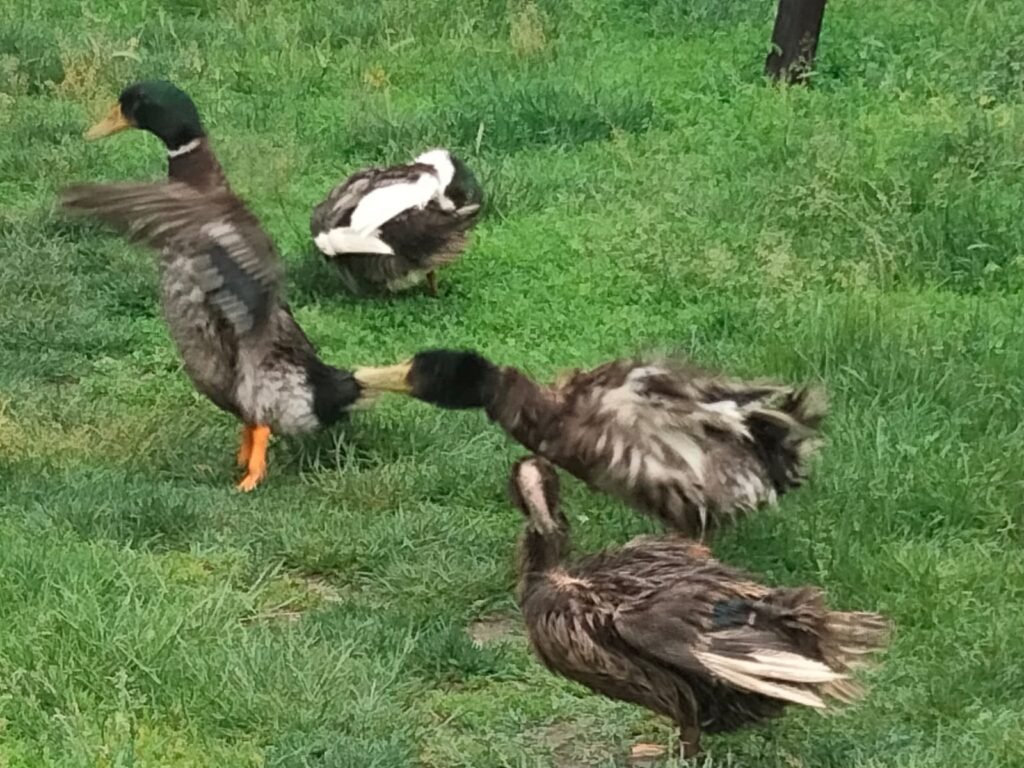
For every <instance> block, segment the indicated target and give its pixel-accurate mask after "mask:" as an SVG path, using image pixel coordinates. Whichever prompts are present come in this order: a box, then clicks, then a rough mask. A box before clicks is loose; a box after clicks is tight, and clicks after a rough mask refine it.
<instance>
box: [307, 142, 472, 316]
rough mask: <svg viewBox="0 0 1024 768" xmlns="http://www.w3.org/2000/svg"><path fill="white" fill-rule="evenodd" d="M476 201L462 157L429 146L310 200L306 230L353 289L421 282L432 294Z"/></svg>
mask: <svg viewBox="0 0 1024 768" xmlns="http://www.w3.org/2000/svg"><path fill="white" fill-rule="evenodd" d="M482 203H483V190H482V188H481V187H480V184H479V183H478V181H477V179H476V177H475V176H474V175H473V172H472V171H471V170H470V169H469V167H468V166H467V165H466V163H465V162H464V161H463V160H462V159H460V158H459V157H457V156H456V155H454V154H452V152H451V151H450V150H448V149H444V148H435V149H430V150H428V151H426V152H423V153H422V154H420V155H419V156H417V157H416V158H415V159H414V160H413V161H412V162H411V163H407V164H404V165H393V166H389V167H383V168H382V167H374V168H366V169H363V170H360V171H357V172H356V173H354V174H352V175H351V176H349V177H348V178H347V179H345V180H344V181H343V182H341V183H340V184H338V185H337V186H336V187H334V189H332V190H331V191H330V193H329V194H328V195H327V197H326V198H325V199H324V200H323V201H322V202H320V203H319V204H317V205H316V207H315V208H314V209H313V214H312V216H311V218H310V222H309V229H310V234H311V235H312V237H313V242H314V243H315V245H316V247H317V248H318V249H319V251H320V252H321V253H322V254H323V257H324V258H325V259H326V260H327V261H329V262H330V263H332V264H333V265H334V266H335V267H336V268H337V270H338V273H339V274H340V275H341V278H342V282H343V283H344V284H345V286H346V288H348V290H349V291H351V292H352V293H355V294H366V293H371V292H380V291H388V292H392V293H395V292H399V291H403V290H406V289H408V288H411V287H413V286H415V285H418V284H420V283H423V282H425V283H426V288H427V292H428V293H429V294H430V295H431V296H433V297H436V296H437V295H438V289H437V269H438V268H439V267H442V266H444V265H446V264H450V263H452V262H454V261H455V260H457V259H458V258H459V257H460V256H461V255H462V252H463V251H464V250H465V248H466V246H467V242H468V232H469V230H470V229H471V228H472V227H473V225H474V224H475V223H476V221H477V218H478V215H479V213H480V208H481V205H482Z"/></svg>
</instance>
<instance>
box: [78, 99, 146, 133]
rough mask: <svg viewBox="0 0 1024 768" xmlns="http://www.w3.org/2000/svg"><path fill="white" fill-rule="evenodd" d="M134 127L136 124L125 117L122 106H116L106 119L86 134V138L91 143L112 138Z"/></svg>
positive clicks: (111, 109)
mask: <svg viewBox="0 0 1024 768" xmlns="http://www.w3.org/2000/svg"><path fill="white" fill-rule="evenodd" d="M134 127H135V124H134V123H133V122H132V121H131V120H129V119H128V118H127V117H125V115H124V112H122V111H121V105H120V104H115V105H114V106H113V107H111V108H110V112H108V113H107V116H106V117H104V118H103V119H102V120H100V121H99V122H98V123H96V125H94V126H93V127H92V128H90V129H89V130H88V131H86V132H85V138H86V139H87V140H89V141H93V140H94V139H102V138H103V137H104V136H110V135H111V134H114V133H118V132H119V131H123V130H125V129H126V128H134Z"/></svg>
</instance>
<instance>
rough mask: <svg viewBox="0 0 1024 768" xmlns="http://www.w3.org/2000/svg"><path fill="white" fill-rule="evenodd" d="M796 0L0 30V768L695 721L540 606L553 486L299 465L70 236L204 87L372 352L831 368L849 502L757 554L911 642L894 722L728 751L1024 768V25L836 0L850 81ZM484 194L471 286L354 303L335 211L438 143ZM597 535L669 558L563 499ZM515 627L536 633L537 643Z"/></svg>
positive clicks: (600, 746) (552, 760)
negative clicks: (795, 7)
mask: <svg viewBox="0 0 1024 768" xmlns="http://www.w3.org/2000/svg"><path fill="white" fill-rule="evenodd" d="M772 5H773V4H772V3H768V2H753V1H752V0H744V1H743V2H739V1H738V0H737V1H735V2H723V1H722V0H645V1H644V2H625V0H559V1H558V2H556V1H555V0H537V2H533V1H532V0H464V2H459V3H451V2H441V0H417V2H414V3H408V2H404V1H402V0H384V1H383V2H378V3H354V2H342V3H327V2H322V1H321V0H317V1H311V0H301V2H300V1H299V0H267V2H262V3H255V2H250V0H228V1H227V2H212V0H150V1H149V2H145V3H125V2H121V1H120V0H90V2H88V3H86V4H84V5H82V4H79V3H77V2H71V0H41V1H40V2H37V3H27V2H26V3H15V4H14V5H13V6H12V5H11V4H7V5H5V6H3V8H0V135H2V136H3V137H4V139H5V142H4V144H3V146H2V148H0V200H2V201H3V202H2V207H0V258H2V260H3V263H2V267H0V269H2V272H0V274H2V277H3V280H2V283H0V488H2V494H0V541H2V546H0V766H4V768H41V767H48V766H61V767H62V768H63V767H64V766H68V767H70V766H75V767H77V766H111V767H112V768H113V767H114V766H118V767H120V766H125V767H127V766H146V767H151V766H196V767H198V766H211V767H212V766H218V767H219V766H258V765H267V766H281V767H282V768H283V767H284V766H288V767H289V768H291V767H292V766H294V767H295V768H298V767H300V766H309V767H310V768H313V767H315V768H328V767H333V766H338V767H347V766H360V767H362V766H368V767H370V768H402V767H403V766H426V767H427V768H460V767H463V766H466V767H468V766H480V767H481V768H493V767H494V766H510V767H515V768H526V767H529V768H532V767H533V766H552V767H556V768H570V767H571V766H588V767H589V766H610V765H613V764H617V761H620V760H621V758H622V757H623V755H625V754H626V753H627V752H628V748H629V745H630V744H631V743H632V742H633V741H635V740H648V741H649V740H655V741H660V742H663V743H668V742H669V740H670V739H671V735H672V734H671V730H670V728H669V727H668V725H667V724H665V723H663V722H661V721H659V720H657V719H655V718H653V717H650V716H648V715H647V714H645V713H644V712H642V711H639V710H637V709H635V708H632V707H628V706H624V705H619V704H615V703H612V702H609V701H606V700H604V699H601V698H598V697H595V696H591V695H589V694H587V693H586V692H585V691H583V690H582V689H580V688H578V687H576V686H574V685H571V684H569V683H566V682H564V681H561V680H560V679H558V678H555V677H553V676H551V675H549V674H548V673H546V672H545V671H544V670H543V669H541V668H540V666H539V665H538V664H536V663H535V662H533V660H532V659H531V658H530V656H529V654H528V652H527V650H526V648H525V647H524V645H523V643H522V641H521V638H519V637H518V636H513V637H512V638H511V640H509V641H508V642H505V643H496V644H488V645H484V646H482V647H478V646H476V645H474V644H473V642H472V641H471V640H470V638H469V636H468V635H467V631H466V630H467V627H469V626H470V625H472V624H473V623H474V622H475V621H476V620H478V619H480V618H483V617H490V616H494V615H498V616H512V617H513V618H514V616H515V614H514V603H513V601H512V596H511V586H512V584H513V578H514V577H513V570H512V563H513V560H512V552H513V542H514V539H515V536H516V533H517V530H518V525H519V519H520V518H519V515H518V514H517V513H516V512H514V511H512V510H511V509H510V508H509V505H508V503H507V501H506V500H505V497H504V487H505V477H506V472H507V467H508V464H509V462H510V460H511V458H512V457H514V456H515V455H517V449H516V448H514V447H513V446H511V445H509V444H508V443H507V442H506V441H505V440H504V438H503V437H502V436H501V435H500V434H499V433H497V432H496V431H495V430H494V429H491V428H489V426H488V425H487V424H486V422H485V419H484V418H483V416H482V415H480V414H473V413H443V412H440V411H435V410H431V409H429V408H427V407H426V406H421V405H419V404H416V403H412V402H395V401H388V402H385V403H383V404H382V405H381V406H380V407H379V408H378V409H376V410H375V411H373V412H368V413H365V414H360V415H359V416H358V417H356V418H355V419H354V420H353V422H352V424H351V425H349V426H348V427H346V428H344V429H342V430H339V431H337V432H336V433H333V434H324V435H319V436H316V437H314V438H310V439H306V440H302V441H280V442H277V443H275V445H274V447H273V449H272V450H273V453H272V458H271V461H272V464H271V476H270V479H269V481H268V482H267V484H266V485H265V486H264V487H262V488H261V489H260V490H259V491H258V492H257V493H255V494H254V495H250V496H244V497H243V496H240V495H238V494H236V493H235V492H234V491H233V487H232V480H233V479H234V475H233V471H234V470H233V466H232V459H233V452H234V448H235V441H236V430H237V425H236V424H235V423H234V422H233V421H232V420H231V419H230V418H228V417H227V416H225V415H223V414H221V413H220V412H218V411H217V410H216V409H215V408H214V407H213V406H212V405H210V404H209V403H207V402H206V401H204V400H203V399H202V398H201V397H199V396H198V395H197V394H195V393H194V392H193V391H192V389H191V387H190V386H189V384H188V382H187V381H186V380H185V378H184V377H183V375H182V374H181V372H180V370H179V366H178V361H177V358H176V356H175V354H174V351H173V349H172V347H171V345H170V343H169V341H168V339H167V337H166V331H165V329H164V327H163V325H162V322H161V320H160V315H159V310H158V308H157V304H156V287H155V267H154V263H153V262H154V259H153V257H152V255H151V254H149V253H148V252H145V251H142V250H139V249H136V248H133V247H130V246H128V245H126V244H124V243H122V242H121V241H120V240H118V239H116V238H113V237H111V236H109V235H107V234H106V233H104V232H102V231H101V230H99V229H98V228H95V227H92V226H90V225H87V224H83V223H69V222H66V221H63V220H62V219H61V218H60V217H59V216H57V215H56V214H55V213H54V212H53V202H54V193H55V191H56V190H57V188H59V187H60V186H61V185H62V184H64V183H67V182H70V181H73V180H97V179H124V178H131V179H142V178H157V177H160V176H161V175H162V174H163V173H164V160H163V152H162V148H161V147H160V146H159V145H158V143H157V142H156V140H155V139H154V138H153V137H151V136H146V135H142V134H138V133H133V134H126V135H121V136H118V137H115V138H112V139H110V140H108V141H106V142H100V143H97V144H87V143H85V142H83V141H82V140H81V132H82V130H83V129H84V128H85V127H86V126H87V125H88V124H89V122H90V120H91V119H93V118H96V117H97V116H98V115H100V113H101V112H102V110H103V109H104V108H105V107H106V106H108V104H109V102H110V101H111V100H112V99H113V98H114V97H115V96H116V94H117V93H118V92H119V90H120V88H121V87H122V86H123V85H125V84H126V83H127V82H129V81H130V80H133V79H136V78H139V77H143V76H163V77H168V78H171V79H173V80H175V81H177V82H178V83H180V84H181V85H182V86H183V87H185V88H186V89H187V90H188V91H189V92H190V93H191V94H193V96H194V97H195V100H196V102H197V103H198V104H199V106H200V109H201V111H202V113H203V114H204V117H205V119H206V122H207V125H208V128H209V130H210V132H211V134H212V135H213V137H214V141H215V146H216V149H217V151H218V153H219V154H220V156H221V158H222V159H223V161H224V164H225V165H226V167H227V170H228V173H229V175H230V177H231V180H232V183H233V184H234V186H235V187H236V189H238V190H239V191H240V192H241V193H242V194H243V195H244V196H245V197H246V198H247V199H248V200H249V201H250V202H251V204H252V206H253V207H254V209H255V210H256V211H257V212H258V214H259V215H260V216H261V217H262V218H263V220H264V222H265V224H266V226H267V228H268V229H269V231H270V232H271V233H272V234H273V236H274V237H275V239H276V240H277V242H278V243H279V244H280V246H281V249H282V251H283V253H284V257H285V259H286V261H287V266H288V269H289V291H290V298H291V300H292V303H293V304H294V306H295V308H296V314H297V316H298V318H299V320H300V321H301V322H302V323H303V325H304V326H305V327H306V329H307V331H308V332H309V334H310V336H311V337H312V338H313V339H315V340H316V342H317V343H318V345H319V346H320V347H321V349H322V351H323V353H324V356H325V357H326V358H327V359H329V360H331V361H333V362H337V363H339V364H358V363H385V362H389V361H392V360H395V359H398V358H400V357H403V356H405V355H407V354H409V353H411V352H413V351H414V350H416V349H418V348H421V347H423V346H426V345H433V344H445V345H458V346H461V345H471V346H475V347H478V348H480V349H481V350H483V351H484V352H485V353H487V354H489V355H491V356H493V357H495V358H496V359H499V360H502V361H507V362H510V363H515V364H518V365H521V366H523V367H525V368H526V369H528V370H530V371H531V372H533V373H535V374H537V375H540V376H547V375H549V374H553V373H554V372H556V371H557V370H559V369H561V368H563V367H566V366H572V365H577V364H592V363H597V362H600V361H603V360H605V359H607V358H610V357H613V356H617V355H620V354H624V353H629V352H633V351H637V350H644V349H655V350H683V351H685V352H687V353H689V354H691V355H693V356H694V357H695V358H696V359H698V360H702V361H706V362H708V363H710V364H715V365H721V366H725V367H727V368H729V369H730V370H733V371H735V372H736V373H739V374H753V375H762V374H766V375H773V376H778V377H784V378H786V379H792V380H798V379H821V380H823V381H824V382H825V383H826V384H827V386H828V388H829V390H830V392H831V394H832V400H833V415H832V417H831V418H830V421H829V423H828V433H829V445H828V447H827V449H826V451H825V452H824V454H823V457H822V460H821V462H820V463H819V464H818V466H817V468H816V472H815V475H814V478H813V481H812V482H811V483H810V484H809V486H808V487H807V488H806V489H804V490H803V491H801V492H800V493H798V494H794V495H793V496H791V497H787V498H786V499H785V501H784V503H783V504H782V506H781V507H780V508H779V509H777V510H773V511H770V512H766V513H764V514H761V515H758V516H755V517H753V518H751V519H749V520H748V521H746V522H745V523H743V524H742V525H740V526H738V527H737V528H736V529H735V530H733V531H730V532H728V533H726V534H725V535H724V536H723V537H721V539H720V540H719V542H718V544H717V549H718V552H719V555H720V556H721V557H722V558H724V559H726V560H728V561H729V562H732V563H735V564H738V565H741V566H743V567H745V568H748V569H751V570H753V571H755V572H757V573H760V574H763V576H764V578H765V579H768V580H770V581H771V582H773V583H780V584H798V583H815V584H821V585H823V586H825V587H827V589H828V591H829V593H830V595H831V598H832V600H833V602H834V603H835V604H836V605H837V606H839V607H842V608H848V609H877V610H881V611H884V612H886V613H888V614H890V615H891V616H892V617H893V618H894V620H895V621H896V624H897V626H898V631H897V634H896V637H895V640H894V644H893V647H892V649H891V652H890V653H889V654H888V656H887V657H886V658H885V664H884V665H883V666H882V667H881V668H880V669H879V670H878V672H877V673H874V674H873V675H872V676H871V684H872V692H871V695H870V697H869V698H868V699H867V700H866V701H865V702H864V703H863V705H861V706H859V707H857V708H856V709H853V710H850V711H848V712H846V713H843V714H840V715H838V716H836V717H831V718H821V717H818V716H817V715H815V714H813V713H793V714H792V715H791V716H789V717H788V718H786V719H785V720H782V721H780V722H778V723H776V724H773V725H772V727H771V728H769V729H766V730H755V731H746V732H742V733H738V734H735V735H730V736H727V737H721V738H713V739H709V740H708V742H707V746H708V747H709V753H708V757H707V758H706V759H705V760H704V762H703V763H702V764H703V765H705V766H708V768H711V767H716V768H717V767H718V766H722V767H723V768H724V767H725V766H748V765H749V766H754V765H757V766H763V767H764V768H792V767H793V766H797V767H800V768H812V767H818V766H822V767H824V766H828V767H834V768H876V767H878V766H894V767H895V766H899V767H900V768H932V767H934V768H940V767H941V768H945V767H946V766H973V767H976V768H986V767H991V768H995V767H996V766H998V767H999V768H1006V767H1007V766H1014V765H1022V766H1024V741H1022V740H1021V739H1020V737H1019V734H1020V732H1021V729H1022V727H1024V703H1022V702H1024V666H1022V665H1021V663H1020V660H1021V658H1022V656H1024V564H1022V563H1024V561H1022V558H1021V547H1022V544H1024V529H1022V525H1021V503H1022V502H1021V499H1022V494H1024V469H1022V467H1024V429H1022V424H1021V416H1020V414H1021V403H1022V399H1024V391H1022V389H1024V387H1022V384H1021V372H1022V371H1024V340H1022V339H1024V335H1022V331H1024V320H1022V319H1021V299H1022V295H1021V294H1022V289H1024V174H1022V171H1024V65H1022V64H1021V61H1022V55H1024V16H1022V15H1021V14H1020V12H1019V8H1017V5H1018V4H1017V3H1015V2H1010V0H972V2H969V3H962V2H954V1H953V0H903V2H900V3H869V2H866V0H849V2H845V3H835V4H834V7H832V5H831V4H830V7H829V10H828V13H827V16H826V20H825V31H824V36H823V39H822V44H821V49H820V62H819V71H818V72H817V74H816V76H815V87H814V88H813V89H810V90H801V89H797V90H788V91H786V90H778V89H775V88H772V87H770V86H768V85H766V84H765V83H764V82H763V81H762V80H761V78H760V74H759V72H760V66H761V62H762V61H763V56H764V54H765V52H766V46H767V40H768V37H769V34H770V29H771V22H772V7H771V6H772ZM435 142H439V143H444V144H446V145H449V146H452V147H453V148H455V149H456V150H458V151H460V152H462V153H463V154H464V155H465V156H466V157H467V158H468V160H469V161H470V163H471V165H472V166H473V167H474V168H476V169H477V170H478V172H479V175H480V176H481V178H482V180H483V182H484V184H485V186H486V188H487V190H488V192H489V199H490V205H489V208H488V215H487V216H486V218H485V219H484V220H483V221H482V222H481V224H480V225H479V227H478V230H477V236H476V238H475V241H474V244H473V246H472V248H471V250H470V251H469V252H468V254H467V256H466V257H465V259H464V260H463V261H461V262H460V263H459V264H458V265H456V266H454V267H452V268H450V269H447V270H445V271H444V272H443V273H442V275H441V285H442V291H443V298H442V299H441V300H439V301H432V300H430V299H427V298H425V297H422V296H420V295H419V294H416V293H413V294H411V295H409V296H407V297H404V298H401V299H394V300H381V301H375V300H356V299H352V298H349V297H348V296H346V295H345V294H344V293H343V291H342V290H341V288H340V286H339V283H338V281H337V280H336V279H335V278H334V277H333V276H332V275H331V273H330V272H329V271H328V270H327V268H326V267H325V266H323V265H322V263H321V261H320V259H319V257H317V256H314V255H313V253H312V249H311V245H310V243H309V242H308V235H307V234H306V233H307V224H306V222H307V221H308V214H309V211H310V208H311V206H312V205H313V204H314V203H315V202H317V201H318V200H319V199H321V197H322V196H323V195H324V194H325V193H326V191H327V190H328V189H329V187H330V186H331V185H332V184H334V183H336V182H337V181H338V179H340V178H341V177H342V176H343V175H345V174H347V173H348V172H350V171H352V170H353V169H355V168H356V167H358V166H359V165H361V164H365V163H369V162H378V161H393V160H401V159H405V158H408V157H409V156H410V155H411V154H412V153H415V152H418V151H420V150H421V149H423V148H424V147H426V146H428V145H430V144H432V143H435ZM566 486H567V487H566V506H567V508H568V510H569V512H570V514H571V515H573V517H574V519H575V520H576V538H577V544H578V548H579V549H581V550H590V549H594V548H597V547H600V546H603V545H605V544H610V543H616V542H621V541H624V540H626V539H627V538H628V537H629V536H631V535H633V534H636V533H638V532H642V531H650V530H654V528H653V526H652V525H651V524H649V523H648V522H646V521H644V520H641V519H640V518H639V517H637V516H635V515H633V514H631V513H629V512H628V511H626V510H625V509H624V508H622V507H621V506H620V505H618V504H616V503H615V502H613V501H611V500H608V499H605V498H602V497H599V496H596V495H591V494H590V493H588V492H587V491H586V490H585V489H583V488H581V487H580V486H579V485H578V484H576V483H570V482H568V481H567V482H566ZM513 626H514V625H513Z"/></svg>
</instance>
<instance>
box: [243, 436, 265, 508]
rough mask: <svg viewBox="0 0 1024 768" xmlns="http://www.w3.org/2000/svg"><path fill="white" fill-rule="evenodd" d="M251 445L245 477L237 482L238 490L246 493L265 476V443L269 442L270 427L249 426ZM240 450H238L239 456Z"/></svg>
mask: <svg viewBox="0 0 1024 768" xmlns="http://www.w3.org/2000/svg"><path fill="white" fill-rule="evenodd" d="M250 430H251V432H250V434H251V435H252V446H251V448H250V451H249V456H248V460H247V462H246V473H245V477H243V478H242V482H240V483H239V484H238V490H240V491H243V492H246V493H248V492H249V491H251V490H252V489H254V488H255V487H256V486H257V485H259V484H260V481H262V480H263V478H264V477H266V476H267V445H268V444H269V443H270V427H267V426H263V425H261V426H257V427H250ZM241 453H242V451H241V450H239V457H241Z"/></svg>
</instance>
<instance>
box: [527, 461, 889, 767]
mask: <svg viewBox="0 0 1024 768" xmlns="http://www.w3.org/2000/svg"><path fill="white" fill-rule="evenodd" d="M510 490H511V495H512V498H513V500H514V502H515V504H516V505H517V506H518V507H519V508H520V510H522V512H523V514H524V515H525V517H526V523H525V526H524V530H523V533H522V536H521V538H520V544H519V583H518V595H517V596H518V602H519V605H520V608H521V610H522V614H523V619H524V623H525V625H526V628H527V633H528V636H529V640H530V643H531V645H532V647H533V650H534V652H535V654H536V655H537V657H538V658H539V659H540V661H541V662H542V663H543V664H544V665H545V666H546V667H547V668H548V669H550V670H551V671H552V672H554V673H556V674H558V675H561V676H563V677H566V678H568V679H570V680H574V681H576V682H578V683H582V684H583V685H585V686H586V687H588V688H590V689H591V690H593V691H595V692H597V693H600V694H603V695H605V696H608V697H610V698H613V699H618V700H621V701H627V702H631V703H633V704H639V705H640V706H643V707H646V708H648V709H650V710H653V711H654V712H657V713H658V714H661V715H663V716H665V717H668V718H670V719H671V720H672V721H673V722H674V723H676V724H677V725H678V726H679V729H680V748H681V752H682V755H683V757H691V756H693V755H695V754H697V752H699V751H700V736H701V732H702V731H705V732H707V733H718V732H723V731H731V730H734V729H737V728H740V727H742V726H745V725H749V724H754V723H757V722H759V721H762V720H766V719H768V718H772V717H776V716H778V715H781V714H782V713H783V711H784V709H785V707H786V706H787V705H789V704H799V705H803V706H807V707H813V708H816V709H825V708H826V707H828V706H830V705H831V704H833V703H836V702H850V701H852V700H854V699H856V698H858V697H859V696H860V695H861V693H862V690H861V688H860V686H858V685H857V683H856V682H855V681H853V680H852V679H851V678H850V672H851V671H852V670H853V669H854V668H856V667H857V666H860V665H861V664H863V663H864V662H865V661H866V659H867V655H868V654H870V653H872V652H875V651H878V650H881V649H883V648H884V647H885V645H886V644H887V640H888V634H889V625H888V621H887V620H886V619H885V618H884V617H882V616H880V615H878V614H876V613H841V612H836V611H832V610H830V609H829V608H828V606H827V605H826V603H825V600H824V597H823V595H822V594H821V592H820V591H819V590H817V589H815V588H813V587H799V588H772V587H768V586H765V585H762V584H760V583H758V582H757V581H755V580H754V579H753V578H752V577H750V576H748V575H746V574H744V573H741V572H740V571H738V570H736V569H733V568H730V567H729V566H727V565H725V564H723V563H720V562H718V561H716V560H715V559H713V558H712V557H711V555H710V553H709V551H708V550H707V549H706V548H705V547H704V546H703V545H700V544H697V543H695V542H693V541H688V540H686V539H683V538H681V537H668V538H655V537H641V538H638V539H635V540H633V541H632V542H630V543H629V544H627V545H626V546H624V547H622V548H621V549H617V550H607V551H605V552H602V553H599V554H595V555H591V556H590V557H587V558H585V559H582V560H579V561H577V562H575V563H570V562H567V561H566V556H567V554H568V550H569V525H568V523H567V521H566V519H565V517H564V515H563V514H562V512H561V511H560V509H559V506H558V502H559V498H558V495H559V485H558V476H557V474H556V473H555V471H554V469H553V468H552V466H551V465H550V464H548V463H547V462H546V461H544V460H543V459H539V458H537V457H531V458H527V459H523V460H520V461H519V462H517V463H516V464H515V465H514V467H513V470H512V476H511V480H510Z"/></svg>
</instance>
